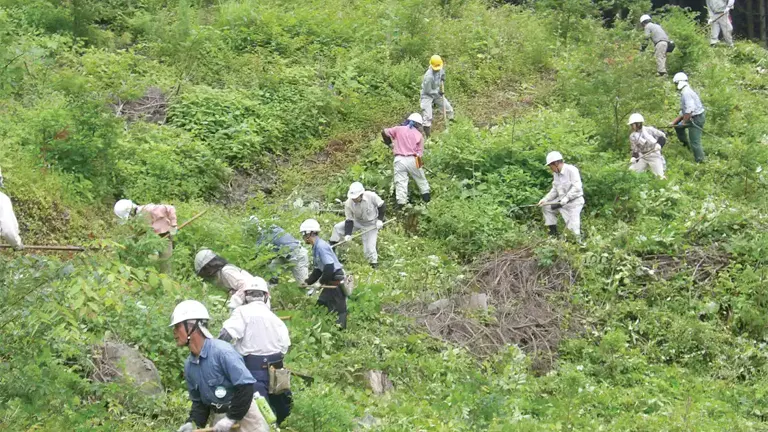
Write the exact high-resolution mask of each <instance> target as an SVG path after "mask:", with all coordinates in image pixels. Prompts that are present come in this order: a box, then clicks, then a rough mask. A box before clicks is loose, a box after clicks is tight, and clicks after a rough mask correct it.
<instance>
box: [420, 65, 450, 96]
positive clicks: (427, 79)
mask: <svg viewBox="0 0 768 432" xmlns="http://www.w3.org/2000/svg"><path fill="white" fill-rule="evenodd" d="M443 81H445V69H444V68H443V69H440V70H439V71H436V70H433V69H432V68H431V67H429V68H427V72H426V73H425V74H424V79H423V80H422V81H421V95H422V96H427V97H433V98H436V97H438V96H440V84H442V83H443Z"/></svg>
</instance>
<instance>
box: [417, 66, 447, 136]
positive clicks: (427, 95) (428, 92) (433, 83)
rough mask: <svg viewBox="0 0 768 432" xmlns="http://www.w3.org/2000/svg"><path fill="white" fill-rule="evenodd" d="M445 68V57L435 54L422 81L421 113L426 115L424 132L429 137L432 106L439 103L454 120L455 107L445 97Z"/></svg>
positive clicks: (441, 108)
mask: <svg viewBox="0 0 768 432" xmlns="http://www.w3.org/2000/svg"><path fill="white" fill-rule="evenodd" d="M444 86H445V69H443V59H442V58H441V57H440V56H439V55H437V54H435V55H433V56H432V58H430V59H429V67H428V68H427V71H426V72H425V73H424V79H423V80H422V81H421V100H420V105H421V115H422V116H423V117H424V134H425V135H426V136H427V138H429V135H430V134H431V133H432V106H433V105H437V107H438V108H439V109H440V110H443V109H445V115H446V116H447V117H448V119H449V120H453V107H452V106H451V103H450V102H448V99H446V98H445V95H444V94H443V91H444V89H445V87H444Z"/></svg>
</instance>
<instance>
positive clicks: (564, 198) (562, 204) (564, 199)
mask: <svg viewBox="0 0 768 432" xmlns="http://www.w3.org/2000/svg"><path fill="white" fill-rule="evenodd" d="M566 204H568V198H567V197H563V199H561V200H560V205H561V206H564V205H566Z"/></svg>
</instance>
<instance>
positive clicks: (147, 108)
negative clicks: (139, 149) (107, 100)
mask: <svg viewBox="0 0 768 432" xmlns="http://www.w3.org/2000/svg"><path fill="white" fill-rule="evenodd" d="M110 106H111V107H112V110H113V111H114V112H115V115H116V116H118V117H123V118H125V120H126V121H127V122H135V121H139V120H143V121H145V122H148V123H156V124H164V123H165V119H166V117H167V115H168V98H167V97H166V96H165V94H163V91H162V90H160V89H159V88H157V87H150V88H148V89H147V91H146V93H144V96H142V97H141V98H140V99H137V100H134V101H123V100H120V99H119V98H118V99H117V101H116V102H115V103H113V104H110Z"/></svg>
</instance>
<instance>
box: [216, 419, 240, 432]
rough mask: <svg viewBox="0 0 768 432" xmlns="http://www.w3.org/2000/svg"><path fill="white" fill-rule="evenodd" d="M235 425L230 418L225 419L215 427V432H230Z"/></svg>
mask: <svg viewBox="0 0 768 432" xmlns="http://www.w3.org/2000/svg"><path fill="white" fill-rule="evenodd" d="M234 425H235V421H234V420H232V419H231V418H229V417H224V418H223V419H221V420H219V421H218V422H216V424H215V425H213V432H229V431H230V430H231V429H232V426H234Z"/></svg>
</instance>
